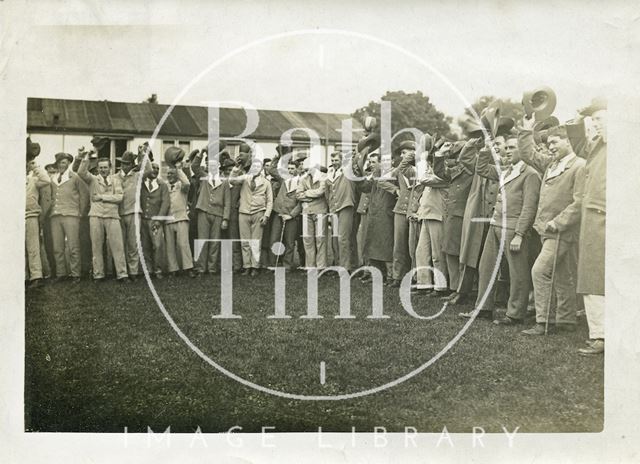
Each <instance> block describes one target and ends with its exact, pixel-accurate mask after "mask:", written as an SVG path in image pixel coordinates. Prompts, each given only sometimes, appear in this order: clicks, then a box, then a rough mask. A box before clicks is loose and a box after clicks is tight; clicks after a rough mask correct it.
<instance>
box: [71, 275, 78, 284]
mask: <svg viewBox="0 0 640 464" xmlns="http://www.w3.org/2000/svg"><path fill="white" fill-rule="evenodd" d="M71 283H72V284H74V285H76V284H79V283H80V277H72V278H71Z"/></svg>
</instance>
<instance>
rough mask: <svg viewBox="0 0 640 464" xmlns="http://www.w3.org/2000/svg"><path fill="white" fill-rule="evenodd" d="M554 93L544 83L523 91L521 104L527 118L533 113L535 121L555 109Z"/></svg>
mask: <svg viewBox="0 0 640 464" xmlns="http://www.w3.org/2000/svg"><path fill="white" fill-rule="evenodd" d="M556 103H557V98H556V93H555V92H554V91H553V89H551V87H548V86H546V85H543V86H541V87H538V88H536V89H533V90H531V91H527V92H524V94H523V95H522V104H523V106H524V112H525V114H526V115H527V117H528V118H530V117H531V115H532V114H535V117H536V121H543V120H545V119H547V118H548V117H549V116H551V115H552V114H553V111H554V110H555V109H556Z"/></svg>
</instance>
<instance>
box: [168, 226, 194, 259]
mask: <svg viewBox="0 0 640 464" xmlns="http://www.w3.org/2000/svg"><path fill="white" fill-rule="evenodd" d="M164 240H165V243H166V245H167V247H166V250H167V271H168V272H175V271H177V270H179V269H182V270H183V271H186V270H189V269H192V268H193V257H192V256H191V248H190V247H189V221H179V222H173V223H171V224H165V226H164Z"/></svg>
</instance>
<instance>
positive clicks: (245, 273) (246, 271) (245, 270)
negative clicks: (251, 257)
mask: <svg viewBox="0 0 640 464" xmlns="http://www.w3.org/2000/svg"><path fill="white" fill-rule="evenodd" d="M250 273H251V270H250V269H243V270H242V272H240V275H243V276H246V275H249V274H250Z"/></svg>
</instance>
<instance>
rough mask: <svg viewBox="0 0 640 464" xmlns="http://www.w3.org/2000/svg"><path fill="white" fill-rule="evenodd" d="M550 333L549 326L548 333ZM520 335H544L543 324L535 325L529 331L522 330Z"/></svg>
mask: <svg viewBox="0 0 640 464" xmlns="http://www.w3.org/2000/svg"><path fill="white" fill-rule="evenodd" d="M550 332H551V326H549V332H548V333H550ZM521 333H523V334H525V335H544V324H540V323H538V324H536V325H534V326H533V327H531V328H530V329H527V330H523V331H522V332H521Z"/></svg>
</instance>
